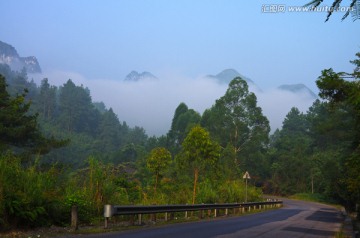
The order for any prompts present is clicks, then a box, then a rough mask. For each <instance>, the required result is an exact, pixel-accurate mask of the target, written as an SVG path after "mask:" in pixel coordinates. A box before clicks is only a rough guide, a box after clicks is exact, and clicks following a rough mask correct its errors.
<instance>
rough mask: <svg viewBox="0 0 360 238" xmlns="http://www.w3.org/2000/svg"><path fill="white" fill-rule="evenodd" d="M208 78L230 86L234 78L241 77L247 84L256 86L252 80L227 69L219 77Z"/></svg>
mask: <svg viewBox="0 0 360 238" xmlns="http://www.w3.org/2000/svg"><path fill="white" fill-rule="evenodd" d="M206 77H208V78H213V79H216V80H217V81H218V82H219V83H221V84H229V83H230V82H231V80H233V79H234V78H236V77H241V78H242V79H244V80H245V81H246V82H248V83H252V84H254V82H253V81H252V80H251V79H249V78H248V77H245V76H244V75H241V74H240V73H239V72H238V71H236V70H235V69H225V70H223V71H221V72H220V73H218V74H217V75H207V76H206Z"/></svg>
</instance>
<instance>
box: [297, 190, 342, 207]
mask: <svg viewBox="0 0 360 238" xmlns="http://www.w3.org/2000/svg"><path fill="white" fill-rule="evenodd" d="M290 198H291V199H296V200H302V201H309V202H319V203H325V204H330V205H334V206H340V205H339V204H338V203H337V202H336V201H335V200H333V199H331V198H328V197H326V196H324V195H322V194H319V193H296V194H294V195H291V196H290Z"/></svg>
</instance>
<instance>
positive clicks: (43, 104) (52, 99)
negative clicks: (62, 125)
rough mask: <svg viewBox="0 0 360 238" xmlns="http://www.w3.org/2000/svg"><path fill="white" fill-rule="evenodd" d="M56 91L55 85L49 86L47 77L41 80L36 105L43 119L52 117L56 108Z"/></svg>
mask: <svg viewBox="0 0 360 238" xmlns="http://www.w3.org/2000/svg"><path fill="white" fill-rule="evenodd" d="M56 91H57V88H56V87H55V86H51V85H50V84H49V82H48V79H47V78H45V79H43V80H42V81H41V86H40V94H39V96H38V100H37V104H38V105H37V106H38V110H39V113H40V115H41V116H42V117H43V118H44V119H45V120H51V119H52V118H53V117H54V114H55V110H56Z"/></svg>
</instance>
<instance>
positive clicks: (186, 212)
mask: <svg viewBox="0 0 360 238" xmlns="http://www.w3.org/2000/svg"><path fill="white" fill-rule="evenodd" d="M187 218H188V211H185V219H187Z"/></svg>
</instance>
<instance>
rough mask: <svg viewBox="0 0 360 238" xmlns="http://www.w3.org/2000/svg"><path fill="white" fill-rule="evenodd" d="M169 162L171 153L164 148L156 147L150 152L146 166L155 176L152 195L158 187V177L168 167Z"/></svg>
mask: <svg viewBox="0 0 360 238" xmlns="http://www.w3.org/2000/svg"><path fill="white" fill-rule="evenodd" d="M170 162H171V153H170V151H168V150H167V149H166V148H164V147H157V148H154V149H152V150H151V152H150V155H149V157H148V158H147V161H146V164H147V167H148V168H149V170H150V171H151V172H153V173H154V174H155V185H154V193H155V194H156V189H157V185H158V180H159V176H161V175H162V173H163V172H164V170H165V169H166V168H167V167H168V166H169V164H170Z"/></svg>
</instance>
